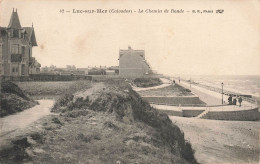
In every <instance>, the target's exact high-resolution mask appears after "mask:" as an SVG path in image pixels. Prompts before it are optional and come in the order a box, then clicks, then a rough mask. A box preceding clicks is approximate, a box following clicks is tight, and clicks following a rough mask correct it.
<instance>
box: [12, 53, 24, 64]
mask: <svg viewBox="0 0 260 164" xmlns="http://www.w3.org/2000/svg"><path fill="white" fill-rule="evenodd" d="M21 61H22V54H11V62H18V63H21Z"/></svg>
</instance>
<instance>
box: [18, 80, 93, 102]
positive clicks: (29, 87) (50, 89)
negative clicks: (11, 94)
mask: <svg viewBox="0 0 260 164" xmlns="http://www.w3.org/2000/svg"><path fill="white" fill-rule="evenodd" d="M16 84H17V85H18V86H19V87H20V88H21V89H22V90H23V91H24V92H25V93H26V94H28V95H29V96H31V97H32V98H34V99H42V98H56V99H57V98H59V97H60V95H63V94H65V93H68V92H71V93H73V92H75V91H77V90H81V89H86V88H89V87H90V86H91V84H90V81H50V82H42V81H37V82H16Z"/></svg>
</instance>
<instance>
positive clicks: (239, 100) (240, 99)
mask: <svg viewBox="0 0 260 164" xmlns="http://www.w3.org/2000/svg"><path fill="white" fill-rule="evenodd" d="M238 102H239V107H241V103H242V97H241V96H239V98H238Z"/></svg>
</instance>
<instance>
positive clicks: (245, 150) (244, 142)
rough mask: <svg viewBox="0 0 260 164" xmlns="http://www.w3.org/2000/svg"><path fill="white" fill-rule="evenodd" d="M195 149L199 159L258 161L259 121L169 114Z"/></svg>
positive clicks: (225, 161) (259, 151)
mask: <svg viewBox="0 0 260 164" xmlns="http://www.w3.org/2000/svg"><path fill="white" fill-rule="evenodd" d="M170 118H171V120H172V122H173V123H175V124H176V125H177V126H179V127H180V128H181V130H182V131H183V132H184V134H185V139H187V140H188V141H190V142H191V144H192V147H193V148H194V149H195V157H196V159H197V160H198V162H200V163H206V164H207V163H209V164H212V163H236V164H237V163H238V164H239V163H259V155H260V146H259V128H260V125H259V122H251V121H218V120H204V119H195V118H184V117H176V116H170Z"/></svg>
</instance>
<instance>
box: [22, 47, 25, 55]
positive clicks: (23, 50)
mask: <svg viewBox="0 0 260 164" xmlns="http://www.w3.org/2000/svg"><path fill="white" fill-rule="evenodd" d="M24 53H25V47H24V46H22V54H24Z"/></svg>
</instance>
